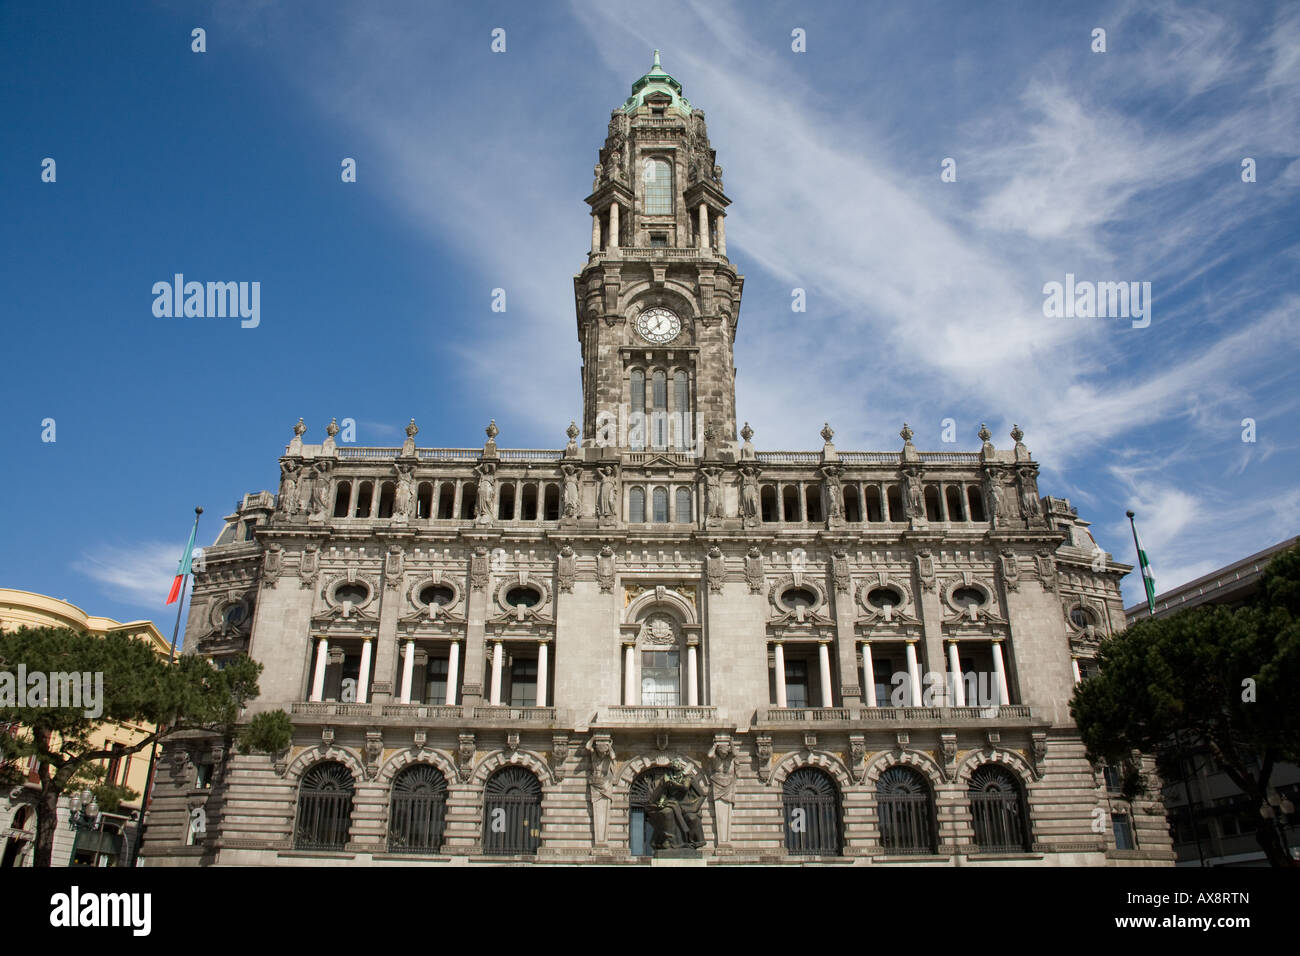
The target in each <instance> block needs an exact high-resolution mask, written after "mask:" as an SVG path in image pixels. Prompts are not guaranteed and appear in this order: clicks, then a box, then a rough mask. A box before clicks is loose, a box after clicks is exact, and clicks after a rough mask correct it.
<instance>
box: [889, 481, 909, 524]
mask: <svg viewBox="0 0 1300 956" xmlns="http://www.w3.org/2000/svg"><path fill="white" fill-rule="evenodd" d="M885 497H886V499H887V500H888V502H889V517H888V519H886V520H888V521H906V520H907V513H906V512H904V511H903V490H902V489H901V488H899V487H898V485H890V486H889V488H888V489H887V492H886V495H885Z"/></svg>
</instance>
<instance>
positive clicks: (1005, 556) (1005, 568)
mask: <svg viewBox="0 0 1300 956" xmlns="http://www.w3.org/2000/svg"><path fill="white" fill-rule="evenodd" d="M1000 563H1001V567H1002V581H1003V583H1004V584H1006V586H1007V590H1008V591H1019V590H1020V565H1019V564H1018V563H1017V562H1016V553H1015V552H1014V551H1012V550H1010V549H1008V550H1006V551H1003V552H1002V554H1001V555H1000Z"/></svg>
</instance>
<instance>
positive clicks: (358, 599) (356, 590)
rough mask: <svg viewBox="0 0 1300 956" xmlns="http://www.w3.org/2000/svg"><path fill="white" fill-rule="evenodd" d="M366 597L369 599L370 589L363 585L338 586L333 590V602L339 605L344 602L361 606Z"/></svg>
mask: <svg viewBox="0 0 1300 956" xmlns="http://www.w3.org/2000/svg"><path fill="white" fill-rule="evenodd" d="M368 597H370V589H369V588H367V587H366V586H365V585H364V584H340V585H339V586H338V587H337V588H335V589H334V600H335V601H337V602H338V603H339V604H342V603H343V602H344V601H351V602H352V603H353V604H363V603H365V600H366V598H368Z"/></svg>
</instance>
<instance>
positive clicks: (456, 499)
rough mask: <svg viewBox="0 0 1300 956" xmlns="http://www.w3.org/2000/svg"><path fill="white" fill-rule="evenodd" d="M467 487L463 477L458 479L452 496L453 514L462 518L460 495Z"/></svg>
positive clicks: (454, 516)
mask: <svg viewBox="0 0 1300 956" xmlns="http://www.w3.org/2000/svg"><path fill="white" fill-rule="evenodd" d="M464 487H465V482H464V480H463V479H461V478H457V479H456V490H455V492H454V493H453V494H452V496H451V516H452V517H453V518H460V496H461V492H462V490H463V489H464Z"/></svg>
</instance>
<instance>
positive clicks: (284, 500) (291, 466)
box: [275, 461, 302, 517]
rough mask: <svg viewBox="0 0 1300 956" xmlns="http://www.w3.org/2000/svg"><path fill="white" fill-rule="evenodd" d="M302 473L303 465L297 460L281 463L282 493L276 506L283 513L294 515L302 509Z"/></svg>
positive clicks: (277, 499)
mask: <svg viewBox="0 0 1300 956" xmlns="http://www.w3.org/2000/svg"><path fill="white" fill-rule="evenodd" d="M301 475H302V465H301V464H299V463H298V462H296V461H286V462H283V463H282V464H281V465H280V494H279V496H278V497H277V498H276V502H275V507H276V510H277V511H279V512H280V513H281V514H284V515H289V516H290V517H292V516H294V515H296V514H297V513H298V512H299V511H300V510H301V505H300V500H301V491H302V485H301V483H300V477H301Z"/></svg>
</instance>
